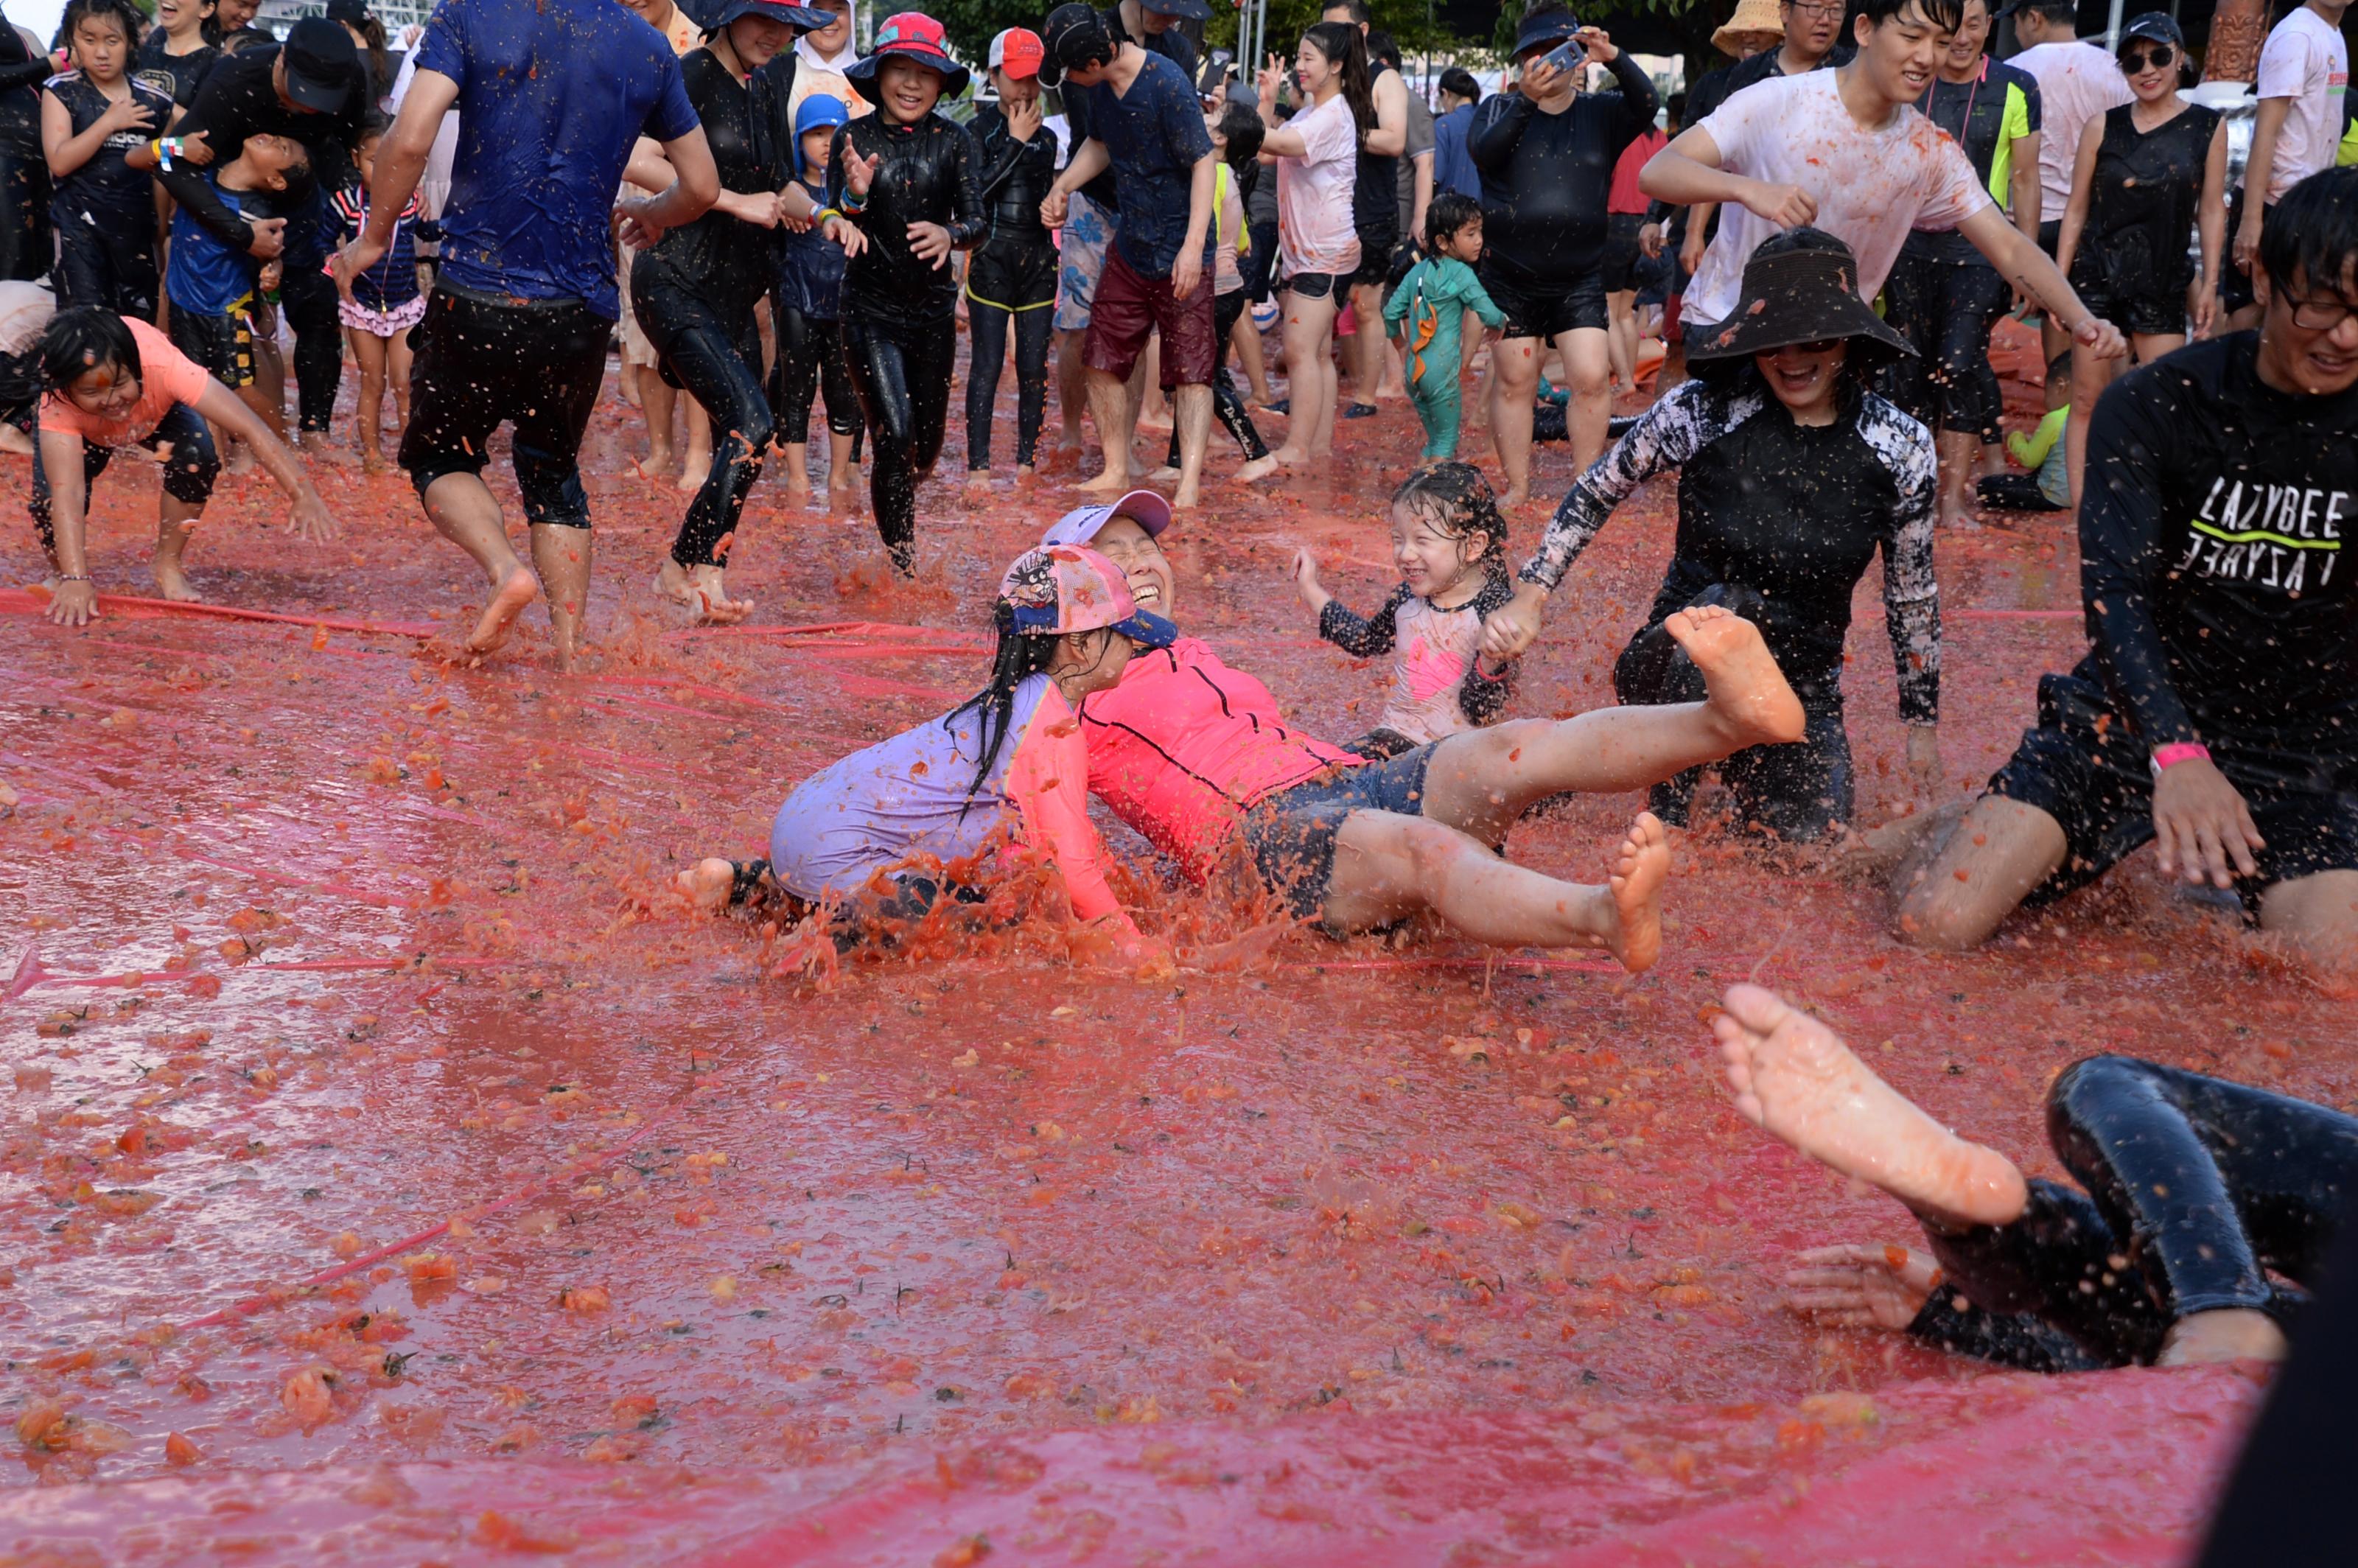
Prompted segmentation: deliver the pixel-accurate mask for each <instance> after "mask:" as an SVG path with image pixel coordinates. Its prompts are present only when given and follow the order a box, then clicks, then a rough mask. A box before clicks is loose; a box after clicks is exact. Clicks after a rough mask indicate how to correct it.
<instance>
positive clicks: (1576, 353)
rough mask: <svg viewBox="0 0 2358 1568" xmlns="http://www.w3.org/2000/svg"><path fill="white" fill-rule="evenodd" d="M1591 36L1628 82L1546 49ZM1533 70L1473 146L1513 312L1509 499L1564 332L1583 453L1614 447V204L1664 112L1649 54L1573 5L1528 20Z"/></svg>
mask: <svg viewBox="0 0 2358 1568" xmlns="http://www.w3.org/2000/svg"><path fill="white" fill-rule="evenodd" d="M1575 38H1577V39H1578V40H1579V42H1580V44H1581V45H1582V47H1583V48H1584V49H1585V50H1586V51H1587V58H1588V59H1590V60H1594V61H1595V62H1596V63H1598V64H1601V65H1603V66H1605V67H1606V69H1607V70H1611V71H1612V72H1613V77H1614V80H1615V81H1617V82H1619V83H1620V86H1621V91H1620V92H1619V93H1618V94H1613V93H1593V94H1592V93H1585V92H1580V91H1579V79H1580V76H1581V74H1582V73H1583V72H1585V70H1586V69H1587V67H1586V65H1585V64H1583V65H1580V66H1577V67H1575V68H1574V69H1573V70H1554V69H1552V68H1551V67H1549V66H1548V65H1546V64H1545V63H1543V62H1542V61H1541V59H1539V58H1538V57H1540V56H1542V55H1545V54H1547V53H1548V52H1549V51H1551V50H1552V49H1556V48H1558V47H1559V46H1561V45H1563V44H1565V43H1567V42H1570V41H1572V40H1574V39H1575ZM1515 59H1516V60H1517V61H1518V62H1519V63H1520V65H1521V67H1522V78H1521V80H1520V81H1519V82H1518V83H1517V85H1516V86H1515V87H1514V89H1513V90H1511V91H1509V92H1498V93H1494V94H1493V95H1492V96H1490V97H1489V98H1487V99H1485V100H1484V101H1483V103H1482V105H1481V107H1480V108H1478V109H1476V111H1475V112H1474V128H1473V130H1472V131H1470V132H1469V133H1468V134H1467V135H1466V152H1467V153H1468V154H1469V155H1470V156H1471V157H1473V159H1474V167H1475V168H1478V169H1480V170H1481V171H1482V245H1483V249H1482V265H1481V267H1480V275H1481V278H1482V286H1483V287H1485V288H1487V290H1489V294H1490V297H1491V298H1492V299H1494V300H1496V301H1497V302H1498V308H1499V309H1501V310H1503V311H1505V312H1506V316H1507V325H1506V328H1505V330H1504V337H1503V341H1501V342H1500V343H1499V344H1498V347H1497V348H1496V349H1495V350H1493V351H1492V352H1491V356H1490V362H1491V365H1492V367H1493V368H1492V371H1491V374H1490V438H1491V439H1492V440H1493V441H1495V442H1496V443H1497V444H1498V461H1499V464H1500V466H1501V467H1503V468H1504V469H1505V470H1507V491H1506V493H1505V494H1504V495H1502V496H1500V497H1499V504H1500V505H1501V506H1520V505H1521V504H1522V503H1524V502H1525V501H1527V500H1528V499H1530V496H1531V395H1532V394H1533V393H1535V392H1537V391H1538V390H1539V377H1540V361H1541V358H1543V357H1544V356H1545V355H1546V353H1547V347H1548V344H1549V343H1551V342H1552V343H1553V344H1554V345H1555V346H1556V349H1557V351H1559V352H1561V353H1562V354H1563V362H1564V368H1565V371H1566V372H1567V373H1568V374H1569V375H1570V377H1571V380H1572V404H1571V410H1570V414H1569V421H1570V424H1571V427H1572V456H1573V460H1574V462H1576V463H1578V464H1579V465H1580V466H1581V467H1582V468H1583V469H1585V468H1587V467H1588V465H1589V464H1591V463H1593V462H1595V460H1597V459H1598V458H1599V457H1601V456H1603V455H1604V452H1605V439H1606V420H1607V419H1608V418H1609V417H1610V416H1611V415H1612V385H1611V378H1612V359H1611V354H1610V352H1609V350H1608V346H1607V344H1606V301H1605V232H1606V221H1605V204H1606V196H1607V195H1608V194H1609V192H1610V189H1611V187H1612V183H1613V165H1614V162H1615V160H1617V158H1619V157H1620V156H1621V152H1622V149H1623V148H1625V147H1627V146H1628V145H1629V144H1630V143H1631V142H1633V141H1635V140H1636V139H1637V138H1638V136H1639V134H1640V133H1641V132H1643V131H1644V130H1645V128H1646V127H1647V126H1649V125H1650V124H1653V123H1654V111H1655V108H1656V106H1657V105H1656V102H1655V98H1654V84H1653V81H1651V79H1650V78H1649V77H1648V76H1647V75H1646V73H1645V71H1644V70H1641V69H1640V68H1639V65H1638V63H1637V62H1636V61H1635V60H1633V59H1630V58H1629V57H1628V54H1627V53H1626V52H1624V51H1622V50H1620V49H1615V48H1614V47H1613V40H1612V39H1611V38H1606V36H1605V35H1604V34H1603V33H1601V32H1599V31H1598V30H1597V29H1595V27H1580V26H1578V25H1577V24H1576V23H1575V22H1574V20H1573V16H1572V13H1571V12H1569V11H1567V10H1565V9H1563V7H1562V6H1560V5H1542V6H1541V7H1539V8H1538V9H1536V10H1534V11H1532V12H1531V14H1530V15H1529V16H1525V17H1524V18H1523V25H1522V30H1521V31H1520V33H1519V34H1517V36H1516V38H1515Z"/></svg>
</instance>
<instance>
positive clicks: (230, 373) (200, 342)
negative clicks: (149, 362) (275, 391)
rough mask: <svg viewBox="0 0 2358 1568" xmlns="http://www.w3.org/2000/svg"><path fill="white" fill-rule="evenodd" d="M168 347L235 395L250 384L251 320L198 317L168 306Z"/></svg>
mask: <svg viewBox="0 0 2358 1568" xmlns="http://www.w3.org/2000/svg"><path fill="white" fill-rule="evenodd" d="M169 336H170V337H171V340H172V346H173V347H174V348H176V349H178V350H179V351H180V352H181V353H183V354H185V355H187V356H188V357H189V359H190V360H191V361H193V362H195V363H196V364H197V365H198V366H199V367H200V369H202V370H203V371H204V373H206V374H207V375H210V376H211V377H212V378H213V379H214V380H215V381H217V382H220V383H221V384H222V385H223V386H226V387H228V388H229V389H230V390H231V391H232V392H235V391H237V390H238V389H240V388H241V387H247V386H252V385H253V384H254V318H253V317H251V316H249V315H247V314H245V313H244V312H243V311H240V312H239V313H237V314H236V315H234V316H200V315H198V314H197V313H196V312H195V311H193V310H183V309H181V308H179V307H178V306H177V305H175V306H173V307H172V321H171V331H170V334H169Z"/></svg>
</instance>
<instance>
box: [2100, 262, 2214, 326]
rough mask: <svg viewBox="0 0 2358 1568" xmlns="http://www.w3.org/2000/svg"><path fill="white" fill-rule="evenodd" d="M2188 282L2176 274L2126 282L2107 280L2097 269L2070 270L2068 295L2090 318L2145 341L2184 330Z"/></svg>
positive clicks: (2188, 280)
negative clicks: (2084, 308) (2139, 335)
mask: <svg viewBox="0 0 2358 1568" xmlns="http://www.w3.org/2000/svg"><path fill="white" fill-rule="evenodd" d="M2190 281H2192V280H2191V279H2190V278H2187V277H2185V276H2181V275H2179V274H2175V273H2173V274H2171V275H2170V276H2167V277H2162V278H2158V279H2153V278H2126V277H2112V276H2106V275H2105V273H2104V270H2103V269H2102V268H2100V267H2096V266H2074V267H2072V269H2071V292H2073V293H2074V294H2077V295H2078V296H2079V297H2080V303H2081V304H2082V305H2084V306H2086V307H2087V308H2088V312H2089V314H2090V315H2093V316H2094V317H2095V318H2096V319H2098V320H2100V321H2110V322H2111V323H2112V324H2113V325H2114V326H2115V327H2118V328H2119V329H2120V330H2122V331H2124V332H2132V333H2138V334H2142V335H2144V336H2146V337H2163V336H2168V335H2172V334H2181V333H2183V332H2184V331H2185V330H2186V286H2187V284H2188V283H2190Z"/></svg>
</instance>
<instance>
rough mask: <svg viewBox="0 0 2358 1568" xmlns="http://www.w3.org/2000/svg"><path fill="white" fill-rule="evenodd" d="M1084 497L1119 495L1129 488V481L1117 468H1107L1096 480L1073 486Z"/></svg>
mask: <svg viewBox="0 0 2358 1568" xmlns="http://www.w3.org/2000/svg"><path fill="white" fill-rule="evenodd" d="M1073 488H1074V489H1075V490H1077V491H1079V492H1081V493H1083V494H1084V495H1120V494H1121V493H1122V492H1124V491H1126V490H1128V489H1129V488H1130V479H1129V477H1128V476H1127V475H1125V474H1124V473H1123V472H1122V471H1121V470H1120V468H1118V467H1109V468H1108V469H1107V470H1105V472H1103V473H1101V474H1099V475H1098V477H1097V478H1095V479H1092V480H1087V481H1084V482H1082V483H1080V484H1076V485H1075V486H1073Z"/></svg>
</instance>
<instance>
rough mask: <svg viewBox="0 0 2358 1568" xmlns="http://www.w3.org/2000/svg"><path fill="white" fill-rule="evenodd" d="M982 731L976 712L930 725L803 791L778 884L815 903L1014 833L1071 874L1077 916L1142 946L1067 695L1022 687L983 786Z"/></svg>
mask: <svg viewBox="0 0 2358 1568" xmlns="http://www.w3.org/2000/svg"><path fill="white" fill-rule="evenodd" d="M981 723H982V719H981V715H980V714H979V713H978V712H976V711H975V710H974V709H972V708H967V709H963V710H960V711H957V712H953V713H947V714H945V715H943V716H942V717H941V718H939V719H927V720H926V721H925V723H923V724H920V725H918V726H917V727H916V728H915V729H914V730H904V731H903V732H902V733H901V734H899V735H895V736H894V737H893V738H892V739H891V740H890V741H881V742H879V743H878V744H876V745H873V746H871V747H869V748H868V749H867V750H866V751H864V752H854V753H852V754H851V755H850V756H849V757H846V758H844V759H843V760H842V761H841V762H837V763H835V764H834V765H833V766H831V767H828V768H826V769H823V770H821V771H820V772H818V773H813V774H812V775H811V776H810V777H809V778H806V779H805V780H804V781H803V782H802V783H801V784H797V785H795V790H794V793H793V794H791V795H787V796H786V799H785V804H784V805H783V806H779V807H778V815H777V818H776V820H775V821H774V822H773V823H772V825H771V827H770V871H771V874H772V875H773V876H774V877H776V878H777V880H778V882H779V884H780V885H781V886H783V887H784V889H785V890H786V891H787V892H791V893H793V894H794V895H795V897H796V898H800V899H804V900H806V901H808V902H809V903H819V902H820V901H822V900H824V899H825V898H826V897H827V895H828V894H830V893H833V894H835V895H837V896H838V897H840V896H842V895H845V894H848V893H851V892H856V891H858V890H859V888H860V886H861V885H862V884H864V883H865V882H867V881H868V880H869V879H870V878H871V877H873V876H874V875H876V873H878V872H880V871H891V870H892V868H893V867H895V866H899V865H903V864H904V863H906V862H908V861H909V860H912V859H914V858H917V857H925V858H929V859H931V860H939V861H942V862H944V863H947V862H949V861H953V860H967V859H969V858H971V857H973V856H975V855H979V854H980V853H981V852H982V851H983V850H984V849H988V848H989V847H990V840H991V838H992V836H993V835H994V834H995V833H999V832H1001V831H1002V830H1005V829H1008V828H1012V830H1013V831H1012V836H1013V838H1014V839H1015V841H1016V842H1017V843H1020V844H1022V845H1025V846H1027V847H1029V848H1032V849H1039V850H1042V851H1044V852H1045V853H1046V854H1047V856H1048V857H1049V859H1051V860H1054V861H1055V864H1056V868H1057V870H1058V871H1062V872H1063V873H1064V878H1065V892H1067V893H1068V894H1069V895H1070V896H1071V898H1072V901H1073V913H1074V914H1076V915H1077V916H1079V917H1080V918H1081V919H1083V920H1096V919H1098V918H1100V917H1101V916H1105V915H1112V916H1114V917H1116V919H1117V920H1118V921H1119V922H1120V925H1121V926H1122V927H1123V928H1124V929H1126V930H1128V931H1130V932H1131V933H1132V934H1133V935H1134V934H1135V932H1136V929H1137V928H1136V927H1135V926H1134V925H1131V924H1130V916H1129V915H1127V914H1123V913H1122V910H1121V906H1120V903H1117V902H1116V900H1115V898H1114V895H1113V890H1112V889H1111V888H1109V887H1108V886H1107V885H1106V878H1105V867H1104V865H1103V863H1102V857H1103V855H1104V848H1103V846H1102V845H1101V844H1100V843H1099V842H1098V833H1097V828H1096V827H1094V826H1092V825H1091V824H1090V822H1089V809H1088V770H1089V759H1088V755H1087V750H1086V747H1085V745H1084V743H1083V741H1082V739H1081V730H1080V726H1079V724H1078V723H1077V722H1076V721H1075V719H1074V718H1073V710H1072V708H1070V707H1069V706H1067V705H1066V703H1065V698H1064V694H1063V693H1061V692H1059V691H1058V690H1057V689H1056V687H1055V683H1054V682H1052V681H1050V680H1049V678H1048V677H1047V676H1044V675H1035V676H1029V677H1027V678H1026V679H1025V680H1024V681H1023V682H1022V684H1021V685H1019V686H1018V687H1016V688H1015V703H1014V707H1013V708H1012V710H1011V713H1010V715H1009V719H1008V729H1007V740H1006V742H1005V743H1004V744H1003V745H1001V747H1000V750H999V755H998V757H997V759H996V760H995V761H994V762H992V764H991V769H990V773H989V775H988V776H986V777H985V778H984V779H983V780H982V781H981V783H980V784H977V783H976V782H975V776H974V770H975V765H976V764H977V763H978V762H979V761H980V760H981V757H982V745H981V736H980V730H981Z"/></svg>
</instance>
